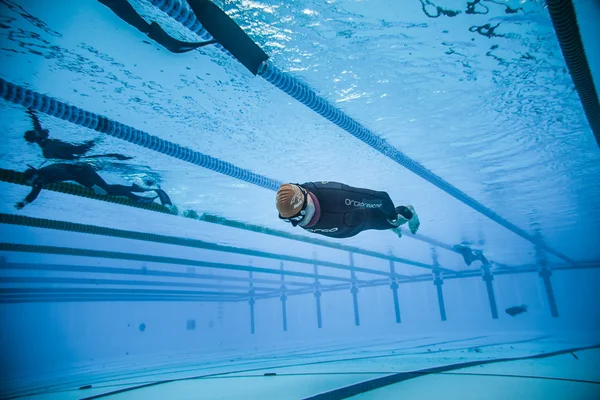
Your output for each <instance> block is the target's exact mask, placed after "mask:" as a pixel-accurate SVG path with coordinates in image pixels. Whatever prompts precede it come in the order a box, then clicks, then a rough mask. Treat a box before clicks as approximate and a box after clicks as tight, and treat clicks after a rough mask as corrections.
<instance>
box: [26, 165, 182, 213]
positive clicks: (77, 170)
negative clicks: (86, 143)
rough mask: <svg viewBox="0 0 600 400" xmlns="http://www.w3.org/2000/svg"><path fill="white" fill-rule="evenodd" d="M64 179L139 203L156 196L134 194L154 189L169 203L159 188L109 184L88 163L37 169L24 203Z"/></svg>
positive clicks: (163, 200) (150, 200)
mask: <svg viewBox="0 0 600 400" xmlns="http://www.w3.org/2000/svg"><path fill="white" fill-rule="evenodd" d="M64 181H75V182H77V183H79V184H80V185H82V186H85V187H87V188H89V189H93V187H94V186H97V187H99V188H101V189H102V190H104V191H105V192H106V193H107V194H109V195H112V196H123V197H128V198H129V199H131V200H133V201H136V202H140V203H151V202H153V201H154V199H155V198H156V197H142V196H138V195H136V194H134V193H133V192H136V193H141V192H148V191H154V192H156V193H157V194H158V196H159V197H160V200H161V202H162V203H163V204H169V205H170V204H171V201H170V199H169V197H168V196H167V194H166V193H165V192H164V191H162V190H161V189H144V188H142V187H139V186H137V185H131V186H125V185H109V184H108V183H106V181H105V180H104V179H102V177H101V176H100V175H98V173H97V172H96V171H95V170H94V168H92V167H91V166H90V165H88V164H81V163H80V164H52V165H48V166H47V167H43V168H40V169H39V170H37V177H36V178H35V180H34V181H33V183H32V186H33V189H32V190H31V193H29V195H28V196H27V197H26V198H25V202H26V203H31V202H32V201H34V200H35V199H36V198H37V197H38V195H39V194H40V192H41V191H42V188H43V186H44V185H49V184H51V183H58V182H64Z"/></svg>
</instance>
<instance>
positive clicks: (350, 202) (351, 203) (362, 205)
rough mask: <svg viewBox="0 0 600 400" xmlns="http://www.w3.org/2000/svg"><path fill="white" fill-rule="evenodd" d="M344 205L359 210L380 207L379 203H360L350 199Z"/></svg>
mask: <svg viewBox="0 0 600 400" xmlns="http://www.w3.org/2000/svg"><path fill="white" fill-rule="evenodd" d="M345 203H346V205H347V206H354V207H359V208H379V207H381V203H365V202H364V201H362V202H360V201H356V200H350V199H346V201H345Z"/></svg>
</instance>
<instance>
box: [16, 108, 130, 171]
mask: <svg viewBox="0 0 600 400" xmlns="http://www.w3.org/2000/svg"><path fill="white" fill-rule="evenodd" d="M27 113H28V114H29V117H30V118H31V122H32V123H33V130H30V131H27V132H25V140H27V141H28V142H29V143H37V144H38V145H39V146H40V148H41V149H42V153H43V154H44V158H55V159H60V160H76V159H78V158H81V157H85V158H102V157H106V158H116V159H117V160H121V161H123V160H131V158H132V157H128V156H124V155H122V154H117V153H109V154H97V155H91V156H86V155H85V153H87V152H88V151H90V150H91V149H92V148H93V147H94V146H95V145H96V142H95V141H93V140H87V141H85V142H83V143H82V144H71V143H67V142H63V141H62V140H58V139H50V133H49V131H48V130H47V129H44V128H43V127H42V124H41V123H40V120H39V119H38V117H37V115H35V113H34V112H33V111H31V110H28V111H27Z"/></svg>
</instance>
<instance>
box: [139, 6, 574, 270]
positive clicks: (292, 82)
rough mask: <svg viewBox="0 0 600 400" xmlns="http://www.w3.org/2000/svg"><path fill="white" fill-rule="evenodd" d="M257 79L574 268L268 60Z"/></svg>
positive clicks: (185, 17)
mask: <svg viewBox="0 0 600 400" xmlns="http://www.w3.org/2000/svg"><path fill="white" fill-rule="evenodd" d="M148 1H149V2H150V3H151V4H152V5H154V6H155V7H157V8H158V9H160V10H161V11H163V12H164V13H166V14H167V15H169V16H170V17H172V18H173V19H175V20H176V21H178V22H179V23H181V24H182V25H183V26H185V27H186V28H188V29H189V30H190V31H192V32H194V33H196V34H197V35H198V36H200V37H201V38H203V39H205V40H213V39H214V37H213V36H212V35H211V34H210V33H209V32H208V31H207V30H206V29H205V28H204V27H203V26H202V24H201V23H200V21H199V20H198V19H197V18H196V16H195V14H194V12H193V11H192V10H191V9H190V7H189V6H188V4H187V3H186V2H185V1H182V0H148ZM217 48H219V49H220V50H222V51H224V52H225V53H226V54H227V55H229V56H231V57H233V55H232V54H231V53H230V52H229V51H228V50H227V49H225V48H224V47H223V46H222V45H219V46H217ZM258 75H260V76H261V77H262V78H264V79H265V80H266V81H267V82H269V83H271V84H272V85H274V86H275V87H277V88H279V89H281V90H282V91H284V92H285V93H287V94H289V95H290V96H292V97H293V98H294V99H296V100H298V101H299V102H301V103H302V104H304V105H306V106H307V107H309V108H310V109H312V110H313V111H315V112H316V113H318V114H319V115H321V116H323V117H325V118H327V119H328V120H329V121H331V122H333V123H334V124H336V125H337V126H339V127H340V128H342V129H344V130H345V131H346V132H348V133H350V134H351V135H352V136H354V137H356V138H357V139H359V140H361V141H362V142H364V143H365V144H367V145H369V146H371V147H372V148H373V149H375V150H377V151H379V152H380V153H382V154H383V155H385V156H387V157H389V158H390V159H392V160H394V161H396V162H397V163H398V164H400V165H401V166H403V167H405V168H406V169H408V170H409V171H411V172H413V173H415V174H416V175H418V176H420V177H421V178H423V179H425V180H426V181H428V182H430V183H431V184H433V185H435V186H436V187H437V188H439V189H441V190H443V191H444V192H446V193H448V194H449V195H450V196H452V197H454V198H456V199H457V200H459V201H461V202H462V203H464V204H466V205H467V206H469V207H471V208H472V209H474V210H475V211H477V212H479V213H481V214H483V215H485V216H486V217H488V218H489V219H491V220H492V221H494V222H496V223H498V224H500V225H502V226H503V227H505V228H506V229H508V230H510V231H512V232H513V233H515V234H517V235H519V236H521V237H522V238H524V239H525V240H527V241H529V242H530V243H532V244H534V245H536V246H538V247H540V248H542V249H544V250H545V251H547V252H548V253H550V254H553V255H555V256H556V257H559V258H561V259H563V260H565V261H567V262H569V263H571V264H575V261H573V260H572V259H570V258H569V257H567V256H566V255H564V254H562V253H560V252H558V251H556V250H554V249H553V248H551V247H549V246H548V245H546V244H545V243H544V242H543V241H542V240H541V239H539V238H537V237H534V236H533V235H530V234H529V233H527V232H526V231H525V230H523V229H521V228H519V227H518V226H516V225H514V224H513V223H511V222H509V221H507V220H506V219H504V218H503V217H501V216H500V215H498V214H496V213H495V212H494V211H492V210H490V209H489V208H487V207H485V206H484V205H483V204H481V203H479V202H478V201H477V200H475V199H473V198H471V197H470V196H468V195H467V194H466V193H464V192H462V191H461V190H459V189H458V188H456V187H455V186H453V185H451V184H450V183H449V182H446V181H445V180H444V179H442V178H441V177H439V176H437V175H436V174H434V173H433V172H431V171H429V170H428V169H427V168H425V167H424V166H423V165H421V164H419V163H418V162H417V161H415V160H413V159H411V158H410V157H408V156H407V155H406V154H404V153H402V152H401V151H399V150H398V149H396V148H395V147H393V146H392V145H391V144H390V143H389V142H388V141H386V140H385V139H383V138H381V137H379V136H377V135H376V134H375V133H373V132H372V131H371V130H369V129H367V128H366V127H364V126H363V125H362V124H360V123H359V122H357V121H356V120H354V119H353V118H351V117H349V116H348V115H346V114H345V113H344V112H342V111H341V110H339V109H337V108H336V107H334V106H333V105H331V104H330V103H329V102H328V101H327V100H325V99H323V98H322V97H319V96H318V95H317V94H316V93H315V92H314V91H313V90H312V89H311V88H310V87H308V86H307V85H305V84H303V83H301V82H299V81H298V80H297V79H296V78H294V77H292V76H291V75H289V74H287V73H284V72H283V71H281V70H279V69H278V68H277V67H276V66H275V65H273V63H271V62H270V61H269V60H266V61H264V62H262V64H261V65H260V67H259V69H258Z"/></svg>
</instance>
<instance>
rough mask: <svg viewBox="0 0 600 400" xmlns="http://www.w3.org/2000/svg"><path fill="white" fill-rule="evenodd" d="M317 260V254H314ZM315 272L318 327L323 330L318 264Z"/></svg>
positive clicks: (315, 266) (314, 265)
mask: <svg viewBox="0 0 600 400" xmlns="http://www.w3.org/2000/svg"><path fill="white" fill-rule="evenodd" d="M314 258H315V259H316V254H314ZM313 267H314V270H315V302H316V303H317V327H318V328H319V329H321V328H322V327H323V325H322V323H321V283H320V282H319V266H318V265H317V263H314V264H313Z"/></svg>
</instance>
